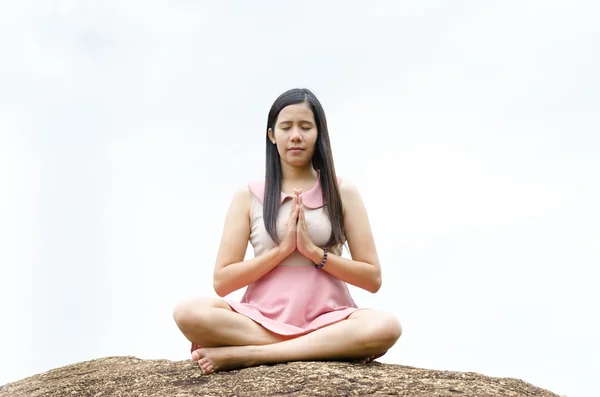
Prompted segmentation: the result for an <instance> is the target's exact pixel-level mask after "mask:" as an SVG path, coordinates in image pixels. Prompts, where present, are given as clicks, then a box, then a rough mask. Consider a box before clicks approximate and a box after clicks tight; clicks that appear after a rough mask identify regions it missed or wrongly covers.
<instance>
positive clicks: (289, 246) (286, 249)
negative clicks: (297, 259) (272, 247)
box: [279, 196, 299, 258]
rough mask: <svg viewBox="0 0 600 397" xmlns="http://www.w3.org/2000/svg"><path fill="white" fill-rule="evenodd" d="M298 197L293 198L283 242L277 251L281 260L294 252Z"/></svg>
mask: <svg viewBox="0 0 600 397" xmlns="http://www.w3.org/2000/svg"><path fill="white" fill-rule="evenodd" d="M298 211H299V207H298V197H296V196H294V198H293V199H292V209H291V210H290V217H289V218H288V223H287V225H286V227H285V234H284V235H283V240H281V242H280V243H279V250H280V252H281V255H282V256H283V258H287V257H288V256H289V255H290V254H291V253H292V252H294V251H295V250H296V227H297V226H296V225H297V223H298Z"/></svg>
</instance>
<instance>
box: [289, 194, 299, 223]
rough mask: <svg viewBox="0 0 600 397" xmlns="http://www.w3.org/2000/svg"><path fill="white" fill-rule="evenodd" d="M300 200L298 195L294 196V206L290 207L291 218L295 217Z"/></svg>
mask: <svg viewBox="0 0 600 397" xmlns="http://www.w3.org/2000/svg"><path fill="white" fill-rule="evenodd" d="M297 203H298V200H297V198H296V196H294V198H292V208H291V209H290V218H293V217H294V216H295V213H296V212H297V210H298V209H297V208H296V207H297V205H296V204H297Z"/></svg>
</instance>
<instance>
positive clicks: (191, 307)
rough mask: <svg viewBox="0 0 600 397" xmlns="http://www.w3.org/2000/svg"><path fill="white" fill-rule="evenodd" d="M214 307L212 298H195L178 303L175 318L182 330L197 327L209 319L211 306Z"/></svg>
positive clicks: (174, 311)
mask: <svg viewBox="0 0 600 397" xmlns="http://www.w3.org/2000/svg"><path fill="white" fill-rule="evenodd" d="M212 307H214V305H213V302H211V300H210V299H204V298H195V299H189V300H185V301H183V302H180V303H178V304H177V305H176V306H175V308H174V309H173V320H175V323H176V324H177V326H178V327H179V328H180V329H181V330H185V329H190V328H196V327H198V326H200V325H202V324H203V323H206V321H207V315H208V314H209V313H208V311H209V310H210V308H212Z"/></svg>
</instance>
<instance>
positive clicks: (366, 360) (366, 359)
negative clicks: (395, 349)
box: [354, 355, 375, 364]
mask: <svg viewBox="0 0 600 397" xmlns="http://www.w3.org/2000/svg"><path fill="white" fill-rule="evenodd" d="M374 359H375V355H372V356H368V357H364V358H361V359H358V360H356V361H354V362H355V363H360V364H368V363H370V362H371V361H373V360H374Z"/></svg>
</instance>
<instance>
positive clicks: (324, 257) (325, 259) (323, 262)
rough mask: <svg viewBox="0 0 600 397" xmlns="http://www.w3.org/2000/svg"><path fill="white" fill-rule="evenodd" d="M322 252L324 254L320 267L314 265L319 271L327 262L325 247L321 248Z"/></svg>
mask: <svg viewBox="0 0 600 397" xmlns="http://www.w3.org/2000/svg"><path fill="white" fill-rule="evenodd" d="M323 252H324V254H323V261H322V262H321V264H320V265H315V267H316V268H317V269H320V268H322V267H323V266H325V262H327V247H325V248H323Z"/></svg>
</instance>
